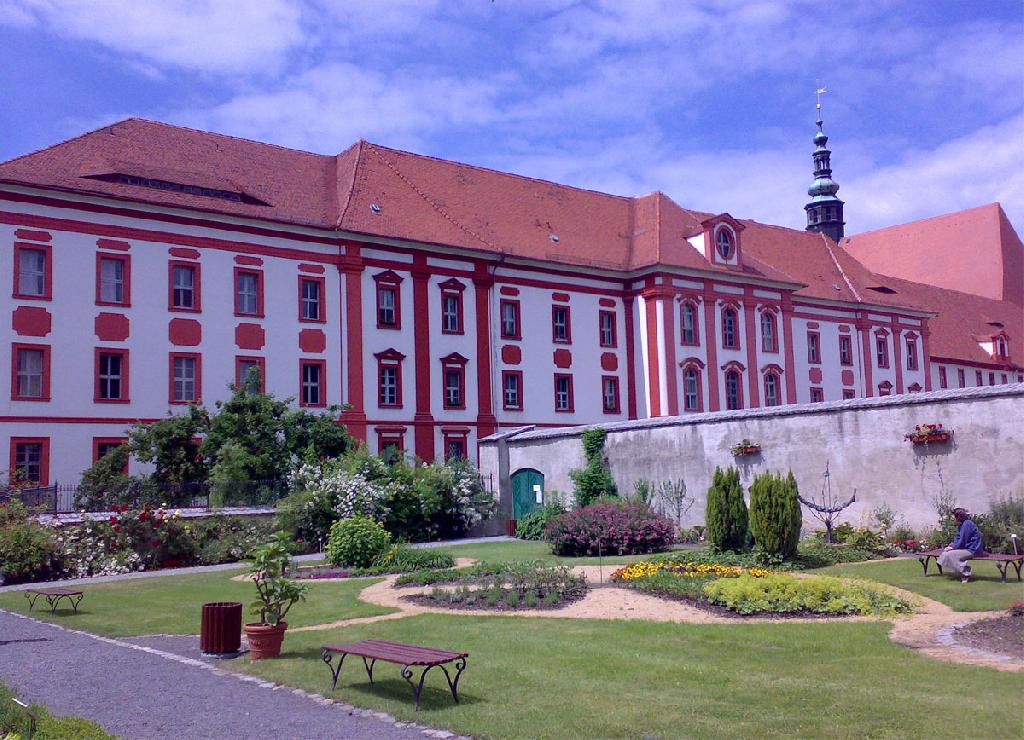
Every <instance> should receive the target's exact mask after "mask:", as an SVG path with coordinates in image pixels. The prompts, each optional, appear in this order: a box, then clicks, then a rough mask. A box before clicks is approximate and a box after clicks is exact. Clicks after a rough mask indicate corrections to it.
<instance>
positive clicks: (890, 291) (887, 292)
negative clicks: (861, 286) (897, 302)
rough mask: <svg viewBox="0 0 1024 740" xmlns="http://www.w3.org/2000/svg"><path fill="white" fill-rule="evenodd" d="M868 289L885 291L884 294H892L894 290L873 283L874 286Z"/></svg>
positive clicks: (878, 291)
mask: <svg viewBox="0 0 1024 740" xmlns="http://www.w3.org/2000/svg"><path fill="white" fill-rule="evenodd" d="M868 290H873V291H875V292H876V293H885V294H886V295H892V294H893V293H895V292H896V291H895V290H893V289H892V288H886V287H885V286H884V285H875V286H874V287H870V288H868Z"/></svg>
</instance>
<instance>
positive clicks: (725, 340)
mask: <svg viewBox="0 0 1024 740" xmlns="http://www.w3.org/2000/svg"><path fill="white" fill-rule="evenodd" d="M722 347H724V348H725V349H739V348H740V335H739V332H738V331H737V328H736V309H734V308H724V309H722Z"/></svg>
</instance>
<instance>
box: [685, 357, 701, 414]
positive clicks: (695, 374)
mask: <svg viewBox="0 0 1024 740" xmlns="http://www.w3.org/2000/svg"><path fill="white" fill-rule="evenodd" d="M700 407H701V396H700V370H699V369H698V368H696V367H692V366H691V367H687V368H686V369H684V370H683V411H700Z"/></svg>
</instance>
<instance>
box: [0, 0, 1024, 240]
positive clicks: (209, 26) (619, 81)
mask: <svg viewBox="0 0 1024 740" xmlns="http://www.w3.org/2000/svg"><path fill="white" fill-rule="evenodd" d="M819 79H820V80H822V82H823V84H824V85H825V86H826V88H827V90H828V92H827V93H825V94H824V95H823V96H822V105H823V109H822V112H823V116H824V120H825V132H826V133H827V134H828V135H829V137H830V141H829V145H830V148H831V149H832V150H833V155H832V166H833V171H834V177H835V179H836V181H837V182H838V183H839V184H840V191H839V196H840V197H841V198H843V199H844V200H845V201H846V219H847V234H852V233H857V232H860V231H865V230H868V229H874V228H879V227H882V226H887V225H891V224H894V223H902V222H906V221H910V220H913V219H916V218H923V217H927V216H932V215H937V214H941V213H947V212H950V211H955V210H959V209H962V208H969V207H972V206H977V205H981V204H984V203H989V202H992V201H999V202H1001V203H1002V204H1003V208H1004V209H1005V210H1006V212H1007V214H1008V215H1009V217H1010V219H1011V221H1012V222H1013V223H1014V225H1015V226H1016V228H1017V231H1018V233H1024V0H928V1H927V2H926V1H925V0H840V1H838V2H832V1H829V0H813V1H811V0H772V1H765V0H373V1H372V2H371V1H370V0H366V1H365V2H355V1H354V0H120V1H117V0H0V134H2V135H0V160H6V159H9V158H11V157H14V156H18V155H20V154H24V153H26V152H29V151H32V150H34V149H38V148H41V147H44V146H48V145H51V144H54V143H56V142H58V141H61V140H63V139H66V138H69V137H72V136H76V135H78V134H81V133H83V132H85V131H87V130H90V129H93V128H97V127H100V126H103V125H106V124H108V123H111V122H113V121H116V120H119V119H122V118H125V117H127V116H140V117H144V118H150V119H156V120H160V121H166V122H169V123H174V124H179V125H184V126H191V127H194V128H199V129H204V130H210V131H217V132H221V133H224V134H230V135H235V136H241V137H246V138H252V139H257V140H260V141H266V142H272V143H276V144H281V145H283V146H288V147H295V148H299V149H306V150H309V151H314V152H319V153H324V154H336V153H338V152H340V151H342V150H344V149H345V148H347V147H348V146H349V145H351V144H352V143H353V142H354V141H356V140H357V139H359V138H364V139H367V140H369V141H372V142H375V143H378V144H382V145H385V146H390V147H395V148H399V149H408V150H411V151H415V152H418V153H422V154H429V155H433V156H437V157H443V158H445V159H453V160H458V161H462V162H468V163H471V164H476V165H480V166H484V167H491V168H495V169H500V170H505V171H509V172H516V173H519V174H523V175H528V176H531V177H539V178H543V179H548V180H554V181H556V182H560V183H566V184H569V185H575V186H579V187H585V188H592V189H595V190H601V191H604V192H609V193H615V194H619V195H641V194H644V193H648V192H651V191H653V190H661V191H664V192H665V193H667V194H668V195H669V196H670V197H672V198H673V199H674V200H675V201H676V202H678V203H679V204H680V205H682V206H684V207H687V208H692V209H695V210H701V211H710V212H715V213H718V212H723V211H728V212H729V213H731V214H732V215H734V216H737V217H741V218H753V219H756V220H759V221H763V222H767V223H776V224H782V225H785V226H792V227H796V228H802V227H803V225H804V223H805V220H804V219H805V217H804V211H803V205H804V204H805V203H806V202H807V199H808V197H807V194H806V190H807V187H808V186H809V185H810V182H811V179H812V177H811V170H812V167H811V151H812V149H813V145H812V143H811V137H812V136H813V134H814V118H815V95H814V91H815V88H816V87H817V80H819Z"/></svg>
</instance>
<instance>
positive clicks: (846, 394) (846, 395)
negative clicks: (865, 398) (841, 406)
mask: <svg viewBox="0 0 1024 740" xmlns="http://www.w3.org/2000/svg"><path fill="white" fill-rule="evenodd" d="M856 397H857V392H856V391H855V390H853V388H843V400H844V401H849V400H850V399H851V398H856Z"/></svg>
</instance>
